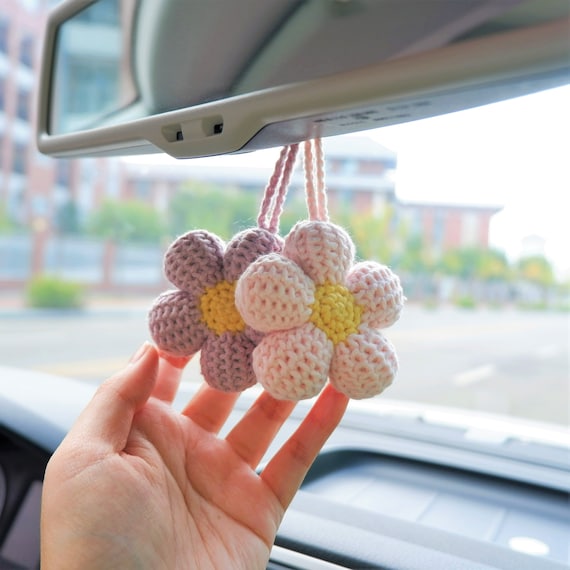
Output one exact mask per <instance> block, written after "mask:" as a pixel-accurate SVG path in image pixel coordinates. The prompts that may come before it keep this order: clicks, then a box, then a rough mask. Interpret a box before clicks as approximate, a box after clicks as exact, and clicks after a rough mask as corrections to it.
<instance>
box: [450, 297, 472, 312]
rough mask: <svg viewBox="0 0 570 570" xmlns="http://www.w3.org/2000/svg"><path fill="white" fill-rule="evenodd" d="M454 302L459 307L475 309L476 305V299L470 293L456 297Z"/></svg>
mask: <svg viewBox="0 0 570 570" xmlns="http://www.w3.org/2000/svg"><path fill="white" fill-rule="evenodd" d="M454 303H455V305H456V306H457V307H460V308H462V309H474V308H475V306H476V302H475V299H474V298H473V297H471V296H470V295H463V296H461V297H457V298H456V299H454Z"/></svg>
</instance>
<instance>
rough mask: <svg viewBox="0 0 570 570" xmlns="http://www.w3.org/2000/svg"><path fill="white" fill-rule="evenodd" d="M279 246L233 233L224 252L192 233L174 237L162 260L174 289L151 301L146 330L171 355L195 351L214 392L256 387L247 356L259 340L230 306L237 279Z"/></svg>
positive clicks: (256, 235) (253, 233)
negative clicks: (152, 302) (248, 267)
mask: <svg viewBox="0 0 570 570" xmlns="http://www.w3.org/2000/svg"><path fill="white" fill-rule="evenodd" d="M282 244H283V241H282V239H281V238H280V237H278V236H277V235H275V234H274V233H272V232H270V231H268V230H266V229H263V228H252V229H249V230H245V231H243V232H241V233H239V234H237V235H236V236H235V237H234V238H233V239H232V240H231V241H230V242H229V244H228V246H227V248H225V251H224V247H225V246H224V243H223V242H222V240H221V239H220V238H218V237H217V236H216V235H214V234H211V233H209V232H206V231H204V230H196V231H191V232H188V233H187V234H185V235H183V236H181V237H180V238H178V239H177V240H176V241H175V242H174V243H173V244H172V245H171V246H170V248H169V250H168V251H167V253H166V256H165V261H164V271H165V275H166V277H167V279H168V280H169V281H170V282H171V283H172V284H173V285H175V286H176V287H178V290H174V291H167V292H166V293H163V294H162V295H160V296H159V297H158V299H156V301H155V303H154V305H153V307H152V308H151V310H150V314H149V328H150V332H151V335H152V337H153V339H154V341H155V343H156V344H157V346H158V347H159V348H160V349H161V350H163V351H164V352H166V353H168V354H171V355H173V356H192V355H194V354H195V353H196V352H198V351H199V350H201V355H200V365H201V368H202V374H203V375H204V378H205V379H206V381H207V382H208V384H210V385H211V386H213V387H214V388H217V389H219V390H224V391H228V392H239V391H242V390H245V389H246V388H248V387H249V386H252V385H253V384H255V383H256V378H255V374H254V372H253V368H252V363H251V353H252V351H253V349H254V347H255V346H256V345H257V343H258V342H259V340H260V339H261V337H262V335H261V334H260V333H259V332H258V331H256V330H254V329H253V328H251V327H249V326H247V325H246V323H245V322H244V321H243V319H242V318H241V316H240V314H239V313H238V311H237V309H236V307H235V303H234V289H235V284H236V281H237V279H238V278H239V277H240V275H241V274H242V273H243V272H244V270H245V269H246V268H247V266H248V265H249V264H250V263H251V262H252V261H254V260H255V259H257V258H258V257H259V256H261V255H264V254H267V253H272V252H278V251H281V249H282Z"/></svg>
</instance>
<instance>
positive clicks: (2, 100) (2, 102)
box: [0, 77, 6, 111]
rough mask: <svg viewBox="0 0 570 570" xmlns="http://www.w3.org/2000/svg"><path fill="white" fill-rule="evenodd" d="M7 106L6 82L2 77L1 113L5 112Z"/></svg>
mask: <svg viewBox="0 0 570 570" xmlns="http://www.w3.org/2000/svg"><path fill="white" fill-rule="evenodd" d="M5 105H6V82H5V81H4V78H3V77H0V111H3V110H4V106H5Z"/></svg>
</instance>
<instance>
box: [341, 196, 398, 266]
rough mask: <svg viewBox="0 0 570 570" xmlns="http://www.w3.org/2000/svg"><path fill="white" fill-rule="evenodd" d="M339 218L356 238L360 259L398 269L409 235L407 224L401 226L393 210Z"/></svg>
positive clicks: (355, 242) (353, 237) (346, 215)
mask: <svg viewBox="0 0 570 570" xmlns="http://www.w3.org/2000/svg"><path fill="white" fill-rule="evenodd" d="M338 218H339V223H340V224H341V225H343V226H345V227H346V228H347V230H348V231H349V233H350V235H351V236H352V239H353V240H354V244H355V246H356V251H357V255H358V257H360V258H362V259H372V260H376V261H379V262H381V263H384V264H386V265H397V262H398V259H399V258H400V257H401V255H402V253H403V251H404V249H405V242H406V239H407V233H408V232H407V228H406V227H405V225H404V224H401V223H398V220H397V218H396V213H395V210H394V208H393V207H392V206H386V208H384V210H383V212H382V213H381V214H380V215H374V214H370V213H367V214H359V213H349V214H345V215H342V214H341V215H339V216H338Z"/></svg>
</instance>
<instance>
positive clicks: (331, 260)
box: [283, 221, 354, 285]
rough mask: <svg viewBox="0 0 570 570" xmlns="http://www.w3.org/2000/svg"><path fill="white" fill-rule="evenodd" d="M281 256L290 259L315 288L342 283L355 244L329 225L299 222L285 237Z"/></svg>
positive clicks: (339, 230)
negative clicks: (313, 283)
mask: <svg viewBox="0 0 570 570" xmlns="http://www.w3.org/2000/svg"><path fill="white" fill-rule="evenodd" d="M283 255H284V256H285V257H288V258H289V259H292V260H293V261H294V262H295V263H296V264H297V265H299V267H301V268H302V269H303V271H304V272H305V273H306V274H307V275H308V276H309V277H310V278H311V279H313V281H314V282H315V283H316V284H317V285H322V284H323V283H325V282H329V283H341V284H344V281H345V279H346V275H347V273H348V270H349V269H350V267H351V266H352V264H353V262H354V244H353V243H352V240H351V239H350V237H349V235H348V234H347V233H346V231H345V230H343V229H342V228H341V227H339V226H336V225H335V224H331V223H330V222H318V221H312V222H307V221H305V222H299V223H298V224H296V225H295V227H294V228H293V229H292V230H291V232H290V233H289V235H288V236H287V237H286V238H285V244H284V246H283Z"/></svg>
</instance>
